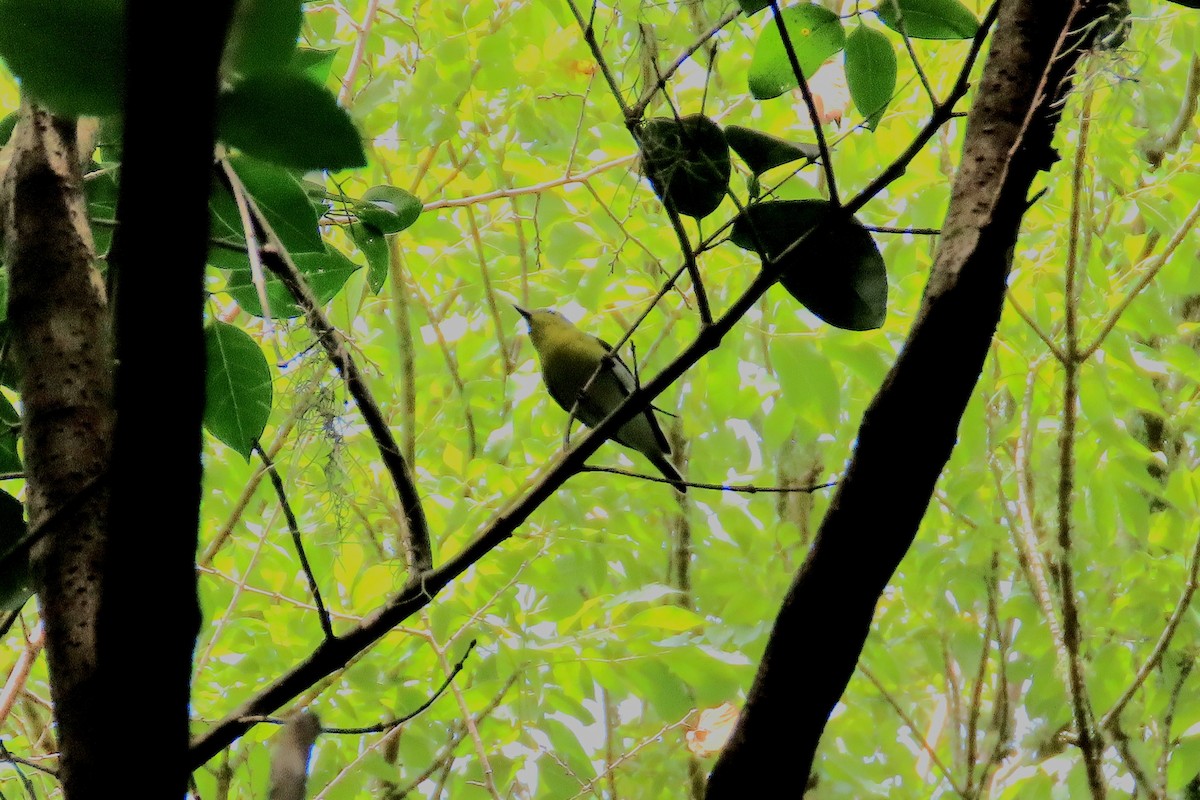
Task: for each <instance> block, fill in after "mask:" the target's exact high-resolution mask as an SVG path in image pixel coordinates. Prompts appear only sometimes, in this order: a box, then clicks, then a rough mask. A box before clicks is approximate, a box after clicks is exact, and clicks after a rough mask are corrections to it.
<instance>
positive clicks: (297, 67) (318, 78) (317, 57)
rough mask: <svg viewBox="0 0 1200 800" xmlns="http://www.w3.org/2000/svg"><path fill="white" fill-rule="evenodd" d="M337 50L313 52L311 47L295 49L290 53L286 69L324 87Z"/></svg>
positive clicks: (331, 69)
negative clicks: (303, 75) (301, 74)
mask: <svg viewBox="0 0 1200 800" xmlns="http://www.w3.org/2000/svg"><path fill="white" fill-rule="evenodd" d="M337 54H338V51H337V50H313V49H312V48H311V47H297V48H296V51H295V52H294V53H292V60H291V63H290V64H289V65H288V69H290V70H291V71H292V72H303V73H304V74H305V75H307V76H308V77H309V78H310V79H311V80H313V81H314V82H316V83H317V84H320V85H324V83H325V81H327V80H329V75H330V73H331V72H332V71H333V59H334V57H335V56H337Z"/></svg>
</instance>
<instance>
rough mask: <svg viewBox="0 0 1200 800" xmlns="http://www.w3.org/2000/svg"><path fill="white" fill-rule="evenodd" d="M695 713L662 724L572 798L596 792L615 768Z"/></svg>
mask: <svg viewBox="0 0 1200 800" xmlns="http://www.w3.org/2000/svg"><path fill="white" fill-rule="evenodd" d="M695 713H696V712H695V711H688V713H687V714H685V715H684V716H683V719H681V720H679V721H678V722H672V723H670V724H668V725H664V726H662V727H661V728H660V729H659V730H658V732H656V733H653V734H651V735H650V736H647V737H646V738H645V739H643V740H642V741H640V742H638V743H637V744H635V745H634V746H633V747H631V748H629V749H628V750H626V751H625V752H624V753H622V754H621V757H620V758H618V759H616V760H615V761H613V762H612V763H610V764H608V765H606V767H605V769H604V771H603V772H601V773H600V774H599V775H597V776H596V777H594V778H592V779H591V780H590V781H588V782H587V783H586V784H584V786H583V788H582V789H580V790H579V791H578V792H577V793H576V794H573V795H571V797H570V800H579V798H581V797H583V796H585V795H587V794H591V793H593V792H595V790H596V787H597V786H599V785H600V783H601V782H603V781H604V780H605V779H606V778H607V777H608V775H609V774H610V773H611V772H612V771H613V770H615V769H616V768H617V767H619V766H621V765H622V764H624V763H625V762H626V761H629V760H630V759H631V758H633V757H634V756H636V755H637V754H638V753H640V752H641V751H642V750H645V749H646V748H647V747H649V746H650V745H652V744H654V743H655V742H660V741H662V738H663V736H664V735H665V734H666V733H667V732H669V731H673V730H675V729H676V728H680V727H682V726H684V725H686V724H687V722H688V720H689V719H691V717H692V715H693V714H695Z"/></svg>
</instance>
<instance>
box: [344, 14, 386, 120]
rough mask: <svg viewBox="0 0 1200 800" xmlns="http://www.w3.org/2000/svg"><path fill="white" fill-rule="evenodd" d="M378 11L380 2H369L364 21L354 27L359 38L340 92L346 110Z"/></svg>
mask: <svg viewBox="0 0 1200 800" xmlns="http://www.w3.org/2000/svg"><path fill="white" fill-rule="evenodd" d="M378 11H379V0H367V8H366V10H365V11H364V12H363V21H362V22H361V23H359V24H357V25H355V26H354V30H355V33H356V34H357V35H358V38H357V39H355V40H354V51H353V52H352V53H351V54H350V66H349V67H348V68H347V69H346V74H345V75H343V76H342V87H341V89H339V90H338V105H340V106H342V107H344V108H348V107H349V105H350V91H351V90H352V89H353V88H354V81H355V79H356V78H357V77H358V70H359V69H360V68H361V67H362V65H363V61H364V60H365V59H366V54H367V44H368V43H369V41H370V37H371V28H372V26H374V24H375V15H376V13H378Z"/></svg>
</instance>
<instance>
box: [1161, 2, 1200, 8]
mask: <svg viewBox="0 0 1200 800" xmlns="http://www.w3.org/2000/svg"><path fill="white" fill-rule="evenodd" d="M1167 2H1170V3H1174V4H1175V5H1177V6H1183V7H1184V8H1200V0H1167Z"/></svg>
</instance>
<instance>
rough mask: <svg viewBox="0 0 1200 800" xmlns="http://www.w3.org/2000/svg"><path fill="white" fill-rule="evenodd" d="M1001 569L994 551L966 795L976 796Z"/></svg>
mask: <svg viewBox="0 0 1200 800" xmlns="http://www.w3.org/2000/svg"><path fill="white" fill-rule="evenodd" d="M999 567H1000V553H999V551H996V550H993V551H992V564H991V568H990V569H989V571H988V577H987V591H988V604H987V609H988V610H987V618H986V622H985V623H984V626H983V643H982V645H981V646H980V653H979V667H978V669H976V671H975V685H974V687H973V688H972V690H971V707H970V709H969V710H968V712H967V786H966V795H967V796H971V795H972V794H974V788H975V786H974V779H975V761H976V759H977V758H978V747H979V743H978V742H977V741H976V739H977V738H978V736H979V714H980V711H981V710H982V707H983V683H984V679H985V678H987V665H988V657H989V656H990V655H991V649H992V637H993V636H994V635H995V634H997V633H998V632H999V630H998V629H999V620H998V619H997V618H996V572H997V571H998V570H999Z"/></svg>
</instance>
